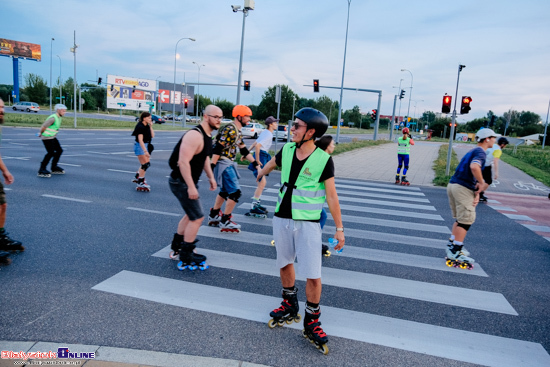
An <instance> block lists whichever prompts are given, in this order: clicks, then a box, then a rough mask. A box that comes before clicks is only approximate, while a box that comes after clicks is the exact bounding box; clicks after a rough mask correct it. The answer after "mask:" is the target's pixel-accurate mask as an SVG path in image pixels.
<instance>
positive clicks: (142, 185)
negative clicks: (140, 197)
mask: <svg viewBox="0 0 550 367" xmlns="http://www.w3.org/2000/svg"><path fill="white" fill-rule="evenodd" d="M136 190H137V191H141V192H149V191H151V186H149V185H147V182H145V179H144V178H142V177H140V178H138V183H137V187H136Z"/></svg>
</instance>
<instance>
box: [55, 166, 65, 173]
mask: <svg viewBox="0 0 550 367" xmlns="http://www.w3.org/2000/svg"><path fill="white" fill-rule="evenodd" d="M64 174H65V170H64V169H63V168H61V167H59V166H55V167H52V175H64Z"/></svg>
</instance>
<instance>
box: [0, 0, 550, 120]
mask: <svg viewBox="0 0 550 367" xmlns="http://www.w3.org/2000/svg"><path fill="white" fill-rule="evenodd" d="M243 1H244V0H234V1H232V0H201V1H188V0H174V1H172V0H157V1H141V0H132V1H130V0H117V1H112V0H90V1H76V0H49V1H40V0H34V1H31V0H18V1H12V2H8V1H3V2H2V23H1V24H2V26H1V27H0V38H7V39H12V40H16V41H23V42H30V43H37V44H40V45H41V46H42V61H41V62H34V61H22V71H23V75H25V74H27V73H36V74H39V75H41V76H42V77H44V78H45V79H46V80H49V73H50V50H52V53H53V78H54V79H55V78H57V77H58V76H59V70H60V60H59V58H57V56H56V55H59V57H60V58H61V74H62V78H63V79H64V80H65V79H67V78H68V77H69V76H72V75H73V67H74V65H73V55H72V53H71V52H70V51H69V49H70V47H72V44H73V31H76V43H77V44H78V45H79V46H80V47H79V48H78V52H77V80H78V81H79V82H91V81H94V80H96V75H99V76H102V77H103V78H105V76H106V75H107V74H115V75H121V76H127V77H139V78H149V79H153V80H155V79H157V78H158V77H160V80H162V81H167V82H171V81H173V78H174V51H175V46H176V42H177V41H178V40H179V39H180V38H183V37H191V38H195V39H196V42H191V41H189V40H184V41H181V42H180V43H179V45H178V54H181V57H180V58H179V59H178V61H177V82H178V83H182V82H183V80H184V75H185V79H186V81H187V82H197V77H198V75H197V74H198V68H197V66H196V65H195V64H193V61H195V62H197V63H199V64H201V65H203V64H204V65H205V66H203V67H202V68H201V74H200V81H201V83H219V84H233V85H236V84H237V76H238V73H237V70H238V67H239V53H240V44H241V31H242V23H243V16H242V13H241V12H239V13H233V12H232V10H231V5H241V6H242V5H243ZM347 10H348V0H256V1H255V9H254V10H253V11H251V12H250V13H249V16H248V17H247V18H246V30H245V41H244V62H243V79H246V80H250V81H251V85H252V88H251V91H250V92H241V103H244V104H258V103H259V102H260V101H261V97H262V95H263V93H264V91H265V89H266V88H267V87H269V86H273V85H275V84H286V85H288V86H289V87H290V88H291V89H292V90H294V91H295V92H296V93H297V94H298V95H299V96H300V97H306V98H317V97H319V96H321V95H323V94H326V95H328V96H329V97H330V98H332V99H334V100H338V99H339V94H340V91H339V90H336V89H323V88H321V93H319V94H317V93H313V88H312V87H305V86H304V85H311V84H312V81H313V79H319V80H320V85H321V87H323V86H331V87H340V84H341V80H342V66H343V58H344V45H345V35H346V19H347ZM549 16H550V1H548V0H524V1H517V0H514V1H510V0H500V1H497V0H484V1H480V0H477V1H470V0H461V1H432V0H419V1H405V0H393V1H392V0H387V1H368V0H351V7H350V19H349V34H348V43H347V56H346V66H345V79H344V87H346V88H360V89H374V90H381V91H382V104H381V114H383V115H391V113H392V106H393V96H394V95H395V94H397V93H398V86H399V84H400V82H401V83H402V85H401V87H402V88H403V89H406V91H407V92H406V96H405V99H404V100H403V104H402V107H401V114H402V115H406V114H407V108H408V102H409V93H410V87H411V73H412V87H413V88H412V102H411V107H410V115H411V116H415V113H416V116H419V115H420V114H421V113H422V112H423V111H425V110H428V111H440V109H441V100H442V97H443V95H444V94H445V93H448V94H450V95H453V97H454V95H455V88H456V81H457V72H458V65H459V64H463V65H466V68H465V69H464V70H463V71H462V73H461V74H460V85H459V90H458V95H459V99H460V96H464V95H466V96H471V97H472V99H473V102H472V104H471V107H472V110H471V112H470V114H469V115H466V116H465V117H459V122H465V121H468V120H470V119H472V118H475V117H484V116H486V114H487V112H488V111H489V110H492V111H493V112H495V113H496V114H497V115H502V114H503V113H504V112H505V111H508V110H509V109H514V110H518V111H523V110H525V111H532V112H535V113H537V114H539V115H540V116H541V117H542V119H543V120H546V113H547V108H548V102H549V99H550V73H549V69H548V65H549V64H548V63H549V62H550V47H549V46H550V37H549V36H550V21H549ZM52 37H53V38H55V41H53V49H52V48H51V47H50V43H51V41H50V40H51V38H52ZM544 64H546V65H547V66H546V67H545V66H544ZM401 69H407V70H409V71H410V73H409V72H407V71H404V72H402V71H401ZM401 79H403V80H402V81H401ZM12 83H13V74H12V61H11V59H9V58H7V57H0V84H12ZM200 92H201V94H203V95H207V96H209V97H212V98H216V97H221V98H225V99H228V100H230V101H232V102H235V101H236V95H237V92H236V87H221V86H217V87H214V86H201V87H200ZM377 98H378V96H377V94H374V93H365V92H357V91H345V92H344V98H343V107H344V109H349V108H352V107H353V106H355V105H358V106H359V107H360V108H361V110H362V111H365V112H366V111H370V110H371V109H373V108H376V104H377ZM415 105H416V108H415ZM398 108H399V106H398ZM458 109H460V103H459V105H458ZM274 113H276V111H274Z"/></svg>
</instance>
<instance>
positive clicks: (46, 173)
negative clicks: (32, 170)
mask: <svg viewBox="0 0 550 367" xmlns="http://www.w3.org/2000/svg"><path fill="white" fill-rule="evenodd" d="M38 177H52V173H51V172H50V171H48V170H47V169H45V168H41V169H40V170H39V171H38Z"/></svg>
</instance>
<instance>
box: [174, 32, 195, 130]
mask: <svg viewBox="0 0 550 367" xmlns="http://www.w3.org/2000/svg"><path fill="white" fill-rule="evenodd" d="M183 40H190V41H193V42H195V39H194V38H188V37H184V38H180V39H179V40H178V42H176V51H174V101H173V104H172V125H174V121H175V119H176V117H175V116H176V61H177V60H178V43H180V41H183Z"/></svg>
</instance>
